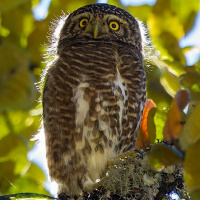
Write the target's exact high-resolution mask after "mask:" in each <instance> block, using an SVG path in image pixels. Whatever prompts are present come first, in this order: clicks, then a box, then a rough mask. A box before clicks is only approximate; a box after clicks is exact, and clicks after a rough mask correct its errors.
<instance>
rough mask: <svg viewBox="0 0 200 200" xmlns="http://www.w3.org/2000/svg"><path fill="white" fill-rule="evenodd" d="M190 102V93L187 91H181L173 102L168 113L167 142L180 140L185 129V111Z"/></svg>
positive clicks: (165, 136) (165, 130)
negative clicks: (183, 119)
mask: <svg viewBox="0 0 200 200" xmlns="http://www.w3.org/2000/svg"><path fill="white" fill-rule="evenodd" d="M189 101H190V93H189V91H187V90H179V91H178V92H177V93H176V95H175V98H174V99H173V101H172V105H171V108H170V110H169V112H168V118H167V121H166V124H165V128H164V132H163V134H164V139H165V141H173V140H175V139H178V138H179V136H180V133H181V131H182V128H183V124H184V121H182V118H183V116H185V114H184V112H183V110H184V108H185V106H186V105H187V104H188V103H189Z"/></svg>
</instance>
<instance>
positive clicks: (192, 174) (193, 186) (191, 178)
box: [184, 121, 200, 193]
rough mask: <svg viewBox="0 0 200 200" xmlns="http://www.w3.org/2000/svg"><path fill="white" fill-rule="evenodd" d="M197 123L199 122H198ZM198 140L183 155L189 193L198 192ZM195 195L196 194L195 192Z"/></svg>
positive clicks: (199, 180)
mask: <svg viewBox="0 0 200 200" xmlns="http://www.w3.org/2000/svg"><path fill="white" fill-rule="evenodd" d="M198 123H199V121H198ZM199 155H200V139H199V140H198V141H197V142H196V143H195V144H193V145H191V146H190V147H189V148H188V149H187V151H186V155H185V161H184V179H185V183H186V186H187V188H188V190H189V191H190V192H193V191H195V190H198V192H199V190H200V173H199V172H200V160H199V159H198V158H199ZM195 193H196V192H195Z"/></svg>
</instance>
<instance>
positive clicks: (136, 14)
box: [126, 5, 153, 22]
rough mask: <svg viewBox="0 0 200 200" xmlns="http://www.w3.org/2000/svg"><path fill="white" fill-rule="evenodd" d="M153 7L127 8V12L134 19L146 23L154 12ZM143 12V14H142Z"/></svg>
mask: <svg viewBox="0 0 200 200" xmlns="http://www.w3.org/2000/svg"><path fill="white" fill-rule="evenodd" d="M152 8H153V7H152V6H149V5H141V6H127V7H126V10H127V11H128V12H130V13H131V14H132V15H133V16H134V17H136V18H138V19H139V20H142V21H143V22H146V21H147V19H148V17H149V15H150V14H151V11H152ZM141 10H142V12H141Z"/></svg>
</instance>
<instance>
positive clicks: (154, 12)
mask: <svg viewBox="0 0 200 200" xmlns="http://www.w3.org/2000/svg"><path fill="white" fill-rule="evenodd" d="M38 3H39V0H6V1H5V0H0V195H5V194H11V193H19V192H37V193H43V194H48V192H47V191H46V190H45V189H44V182H45V180H46V177H45V175H44V173H43V171H42V170H41V169H40V168H39V167H38V166H37V165H35V164H34V163H32V162H30V161H29V160H28V158H27V153H28V152H29V151H30V150H31V148H32V147H33V145H34V142H33V141H31V140H30V139H31V138H32V137H33V136H34V135H35V134H36V133H37V132H38V129H39V128H40V123H41V112H42V111H41V105H40V103H39V101H38V100H39V97H40V94H39V92H38V91H37V89H36V85H35V83H37V82H39V81H40V74H41V73H42V70H43V69H44V68H45V63H44V59H43V57H42V55H43V54H44V52H45V51H44V50H45V44H47V43H48V39H47V37H46V36H47V32H48V29H49V26H50V24H51V21H52V20H53V19H56V18H58V17H59V16H60V15H62V10H63V11H64V12H66V13H68V12H72V11H73V10H75V9H77V8H79V7H81V6H84V5H87V4H91V3H96V1H95V0H76V1H75V0H73V1H72V0H68V1H66V0H52V1H51V4H50V7H49V9H48V14H47V17H46V18H45V19H44V20H42V21H37V20H36V19H35V18H34V16H33V8H34V7H35V6H36V5H37V4H38ZM108 3H110V4H113V5H116V6H119V7H122V8H124V9H126V10H127V11H129V12H130V13H131V14H132V15H133V16H135V17H137V18H138V19H140V20H142V21H143V22H144V25H145V26H146V27H148V31H149V38H150V41H151V45H153V46H154V47H155V49H151V50H149V51H148V54H147V55H146V56H147V58H148V59H146V60H145V66H146V73H147V88H148V89H147V94H148V98H151V99H153V100H154V102H155V103H156V104H157V106H158V107H159V108H161V109H162V108H163V107H169V106H170V104H171V101H172V97H173V96H174V95H175V93H176V91H178V90H179V89H180V88H187V89H189V90H190V92H191V96H192V101H200V60H199V61H197V62H196V63H195V64H194V65H192V66H187V64H186V59H185V55H184V54H185V53H186V52H187V51H188V50H190V49H191V48H193V47H185V48H183V49H182V48H180V46H179V41H180V39H181V38H182V37H184V36H185V35H187V34H188V33H189V32H190V31H191V29H192V28H193V25H194V22H195V19H196V16H197V13H198V11H199V0H190V1H189V2H188V1H180V0H157V2H156V3H155V5H153V6H150V5H141V6H126V7H124V6H123V5H122V4H121V3H120V2H119V1H114V0H108Z"/></svg>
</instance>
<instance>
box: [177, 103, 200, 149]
mask: <svg viewBox="0 0 200 200" xmlns="http://www.w3.org/2000/svg"><path fill="white" fill-rule="evenodd" d="M199 139H200V103H198V104H197V106H196V108H195V109H194V111H193V112H192V114H191V115H190V117H189V118H188V120H187V122H186V124H185V125H184V128H183V131H182V133H181V135H180V139H179V143H180V146H181V148H182V149H183V150H186V149H187V148H188V147H190V146H191V145H192V144H195V143H196V142H197V140H199Z"/></svg>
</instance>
